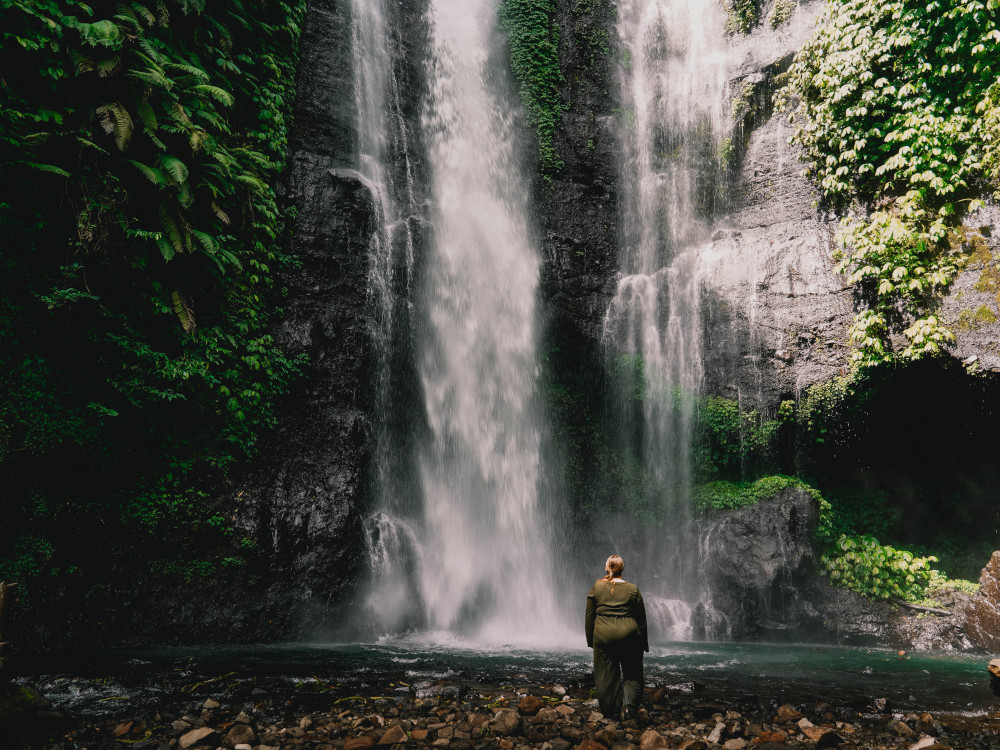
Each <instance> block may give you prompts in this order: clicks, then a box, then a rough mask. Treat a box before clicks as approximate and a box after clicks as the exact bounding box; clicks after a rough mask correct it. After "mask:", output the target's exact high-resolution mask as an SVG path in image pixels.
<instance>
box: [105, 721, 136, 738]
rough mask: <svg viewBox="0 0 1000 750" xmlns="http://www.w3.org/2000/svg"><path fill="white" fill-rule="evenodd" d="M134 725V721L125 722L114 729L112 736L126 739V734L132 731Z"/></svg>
mask: <svg viewBox="0 0 1000 750" xmlns="http://www.w3.org/2000/svg"><path fill="white" fill-rule="evenodd" d="M134 723H135V722H133V721H126V722H123V723H121V724H119V725H118V726H116V727H115V728H114V729H112V730H111V734H112V735H114V736H115V737H124V736H125V735H126V734H128V733H129V732H131V731H132V725H133V724H134Z"/></svg>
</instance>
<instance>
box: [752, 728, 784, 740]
mask: <svg viewBox="0 0 1000 750" xmlns="http://www.w3.org/2000/svg"><path fill="white" fill-rule="evenodd" d="M757 739H758V740H759V741H760V742H761V743H766V742H770V743H783V742H785V740H787V739H788V732H784V731H781V730H778V731H774V730H768V731H766V732H761V733H760V737H758V738H757Z"/></svg>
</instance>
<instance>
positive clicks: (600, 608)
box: [585, 578, 649, 651]
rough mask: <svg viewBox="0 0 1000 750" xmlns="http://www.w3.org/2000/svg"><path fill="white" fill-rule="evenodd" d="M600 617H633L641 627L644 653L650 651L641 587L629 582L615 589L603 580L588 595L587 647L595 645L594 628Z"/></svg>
mask: <svg viewBox="0 0 1000 750" xmlns="http://www.w3.org/2000/svg"><path fill="white" fill-rule="evenodd" d="M598 617H631V618H632V619H633V620H635V623H636V625H638V626H639V636H640V638H641V639H642V648H643V651H649V633H648V630H647V628H646V605H645V604H644V603H643V601H642V594H641V593H639V587H638V586H636V585H635V584H634V583H629V582H628V581H618V582H616V583H615V585H614V588H612V586H611V584H610V583H609V582H608V581H605V580H604V579H603V578H602V579H601V580H599V581H597V583H595V584H594V585H593V587H591V589H590V593H589V594H587V617H586V624H585V628H586V633H587V645H588V646H590V647H593V645H594V626H595V624H596V622H597V618H598Z"/></svg>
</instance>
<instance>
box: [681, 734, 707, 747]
mask: <svg viewBox="0 0 1000 750" xmlns="http://www.w3.org/2000/svg"><path fill="white" fill-rule="evenodd" d="M678 748H679V749H680V750H708V743H707V742H705V740H701V739H698V738H697V737H692V738H690V739H687V740H684V741H683V742H681V744H680V745H678Z"/></svg>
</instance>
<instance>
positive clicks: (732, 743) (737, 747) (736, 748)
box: [722, 737, 747, 750]
mask: <svg viewBox="0 0 1000 750" xmlns="http://www.w3.org/2000/svg"><path fill="white" fill-rule="evenodd" d="M722 746H723V747H724V748H726V750H743V748H745V747H746V746H747V741H746V740H745V739H743V738H742V737H734V738H733V739H731V740H726V741H725V742H724V743H722Z"/></svg>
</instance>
